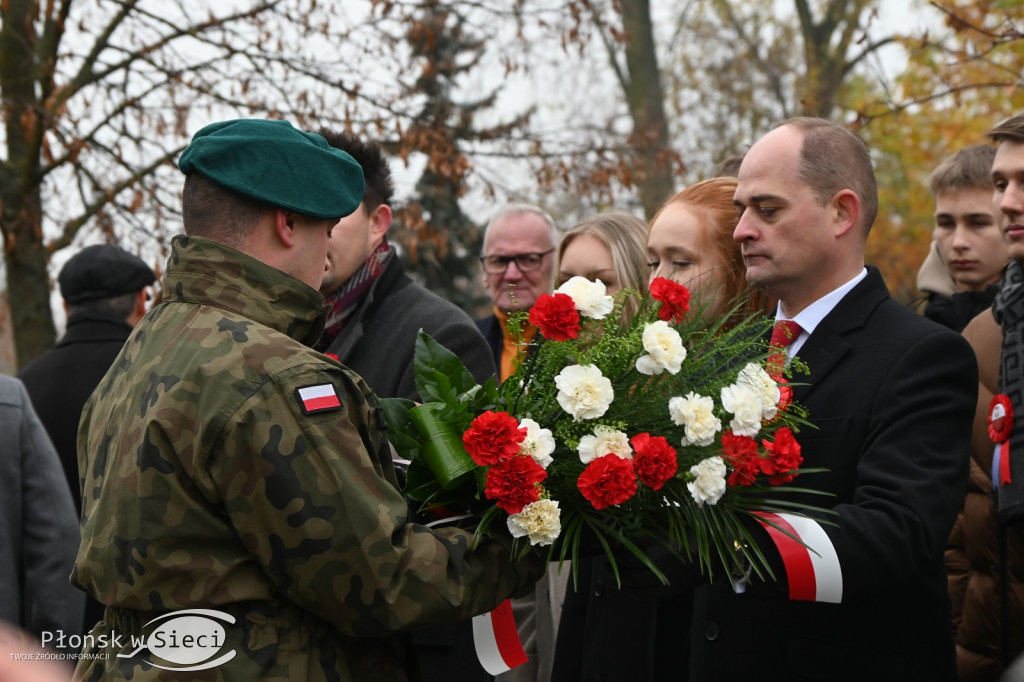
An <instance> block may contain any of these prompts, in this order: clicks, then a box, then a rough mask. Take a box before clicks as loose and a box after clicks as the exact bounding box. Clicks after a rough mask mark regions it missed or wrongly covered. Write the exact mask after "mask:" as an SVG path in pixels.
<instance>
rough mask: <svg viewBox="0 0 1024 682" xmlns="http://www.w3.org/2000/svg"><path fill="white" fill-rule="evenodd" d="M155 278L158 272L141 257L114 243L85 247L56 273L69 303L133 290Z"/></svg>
mask: <svg viewBox="0 0 1024 682" xmlns="http://www.w3.org/2000/svg"><path fill="white" fill-rule="evenodd" d="M155 281H156V273H154V272H153V269H152V268H151V267H149V266H148V265H146V264H145V263H144V262H143V261H142V259H141V258H139V257H138V256H133V255H132V254H130V253H128V252H127V251H125V250H124V249H122V248H121V247H120V246H114V245H112V244H95V245H93V246H87V247H85V248H84V249H82V250H81V251H79V252H78V253H76V254H75V255H74V256H72V257H71V259H70V260H69V261H68V262H67V263H65V264H64V267H63V268H62V269H61V271H60V274H59V275H58V276H57V282H58V283H59V284H60V295H61V296H63V297H64V300H65V301H67V302H68V303H81V302H82V301H90V300H92V299H96V298H112V297H114V296H120V295H122V294H129V293H133V292H136V291H138V290H139V289H141V288H142V287H145V286H149V285H150V284H152V283H153V282H155Z"/></svg>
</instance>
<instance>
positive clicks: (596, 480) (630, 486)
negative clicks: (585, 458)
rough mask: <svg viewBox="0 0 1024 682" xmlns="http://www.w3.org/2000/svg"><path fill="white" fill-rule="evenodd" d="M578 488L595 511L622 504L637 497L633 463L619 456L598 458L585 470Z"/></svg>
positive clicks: (578, 482)
mask: <svg viewBox="0 0 1024 682" xmlns="http://www.w3.org/2000/svg"><path fill="white" fill-rule="evenodd" d="M576 486H577V487H578V488H579V489H580V492H581V493H583V497H585V498H587V499H588V500H589V501H590V504H592V505H594V509H598V510H600V509H606V508H607V507H610V506H612V505H614V504H622V503H623V502H625V501H626V500H628V499H629V498H631V497H633V495H636V473H635V472H634V471H633V462H631V461H630V460H628V459H623V458H621V457H619V456H618V455H605V456H604V457H598V458H597V459H595V460H594V461H593V462H591V463H590V464H588V465H587V468H586V469H584V470H583V473H582V474H580V477H579V480H577V481H576Z"/></svg>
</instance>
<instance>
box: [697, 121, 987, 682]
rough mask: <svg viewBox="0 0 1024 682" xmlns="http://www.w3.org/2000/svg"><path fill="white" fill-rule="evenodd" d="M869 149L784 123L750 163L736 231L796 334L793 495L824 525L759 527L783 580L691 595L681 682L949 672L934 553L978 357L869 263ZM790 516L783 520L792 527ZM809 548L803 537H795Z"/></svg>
mask: <svg viewBox="0 0 1024 682" xmlns="http://www.w3.org/2000/svg"><path fill="white" fill-rule="evenodd" d="M877 201H878V200H877V190H876V187H875V179H874V172H873V170H872V166H871V158H870V154H869V152H868V149H867V147H866V146H865V145H864V143H863V142H862V141H861V140H860V139H859V138H857V137H856V136H855V135H853V134H852V133H850V132H849V131H847V130H846V129H844V128H842V127H841V126H837V125H835V124H832V123H829V122H826V121H823V120H820V119H810V118H802V119H793V120H790V121H786V122H784V123H783V124H781V125H780V126H778V127H777V128H775V129H774V130H772V131H771V132H769V133H768V134H767V135H765V136H764V137H763V138H761V140H760V141H758V142H757V143H756V144H754V146H753V147H752V148H751V149H750V151H749V152H748V153H747V155H746V157H745V158H744V161H743V164H742V166H741V168H740V173H739V184H738V186H737V189H736V195H735V204H736V206H737V208H738V210H739V211H740V212H741V218H740V221H739V224H738V225H737V227H736V230H735V233H734V236H735V238H736V240H737V241H739V242H740V243H741V245H742V252H743V258H744V262H745V264H746V268H747V281H748V282H749V283H751V284H753V285H755V286H757V287H760V288H761V289H762V290H764V291H765V292H766V293H768V294H769V295H771V296H775V297H778V299H779V301H780V303H779V307H778V312H777V318H778V319H780V320H782V319H785V320H793V321H795V322H796V323H797V324H798V325H799V330H798V331H797V333H796V336H795V342H794V343H793V344H792V345H791V346H789V348H788V354H789V355H790V356H792V355H794V354H795V355H798V356H799V357H800V359H801V360H803V362H804V363H806V364H807V366H808V367H809V375H808V376H807V377H799V380H800V381H803V382H805V383H804V385H798V386H795V387H794V396H793V398H794V400H796V401H799V402H800V403H802V404H803V405H804V406H805V407H806V408H807V410H808V412H809V415H810V416H809V419H810V421H811V422H812V423H813V424H814V425H815V427H816V428H803V429H801V430H800V433H799V434H798V440H799V441H800V443H801V444H802V447H803V456H804V464H803V466H804V467H807V468H814V467H822V468H825V469H827V471H825V472H823V473H807V474H804V475H802V476H800V477H798V478H797V479H796V480H795V482H794V483H793V484H792V485H794V486H798V487H803V488H810V489H814V490H818V491H822V492H825V493H827V494H828V495H830V497H822V496H820V495H808V496H806V497H805V498H804V499H805V501H809V502H812V503H816V504H819V505H820V504H826V505H828V506H831V507H832V509H833V510H834V512H835V516H834V517H830V518H826V519H823V520H822V521H821V522H820V523H819V522H816V521H813V520H809V521H803V522H799V520H798V519H787V518H781V519H780V518H778V517H776V518H774V519H773V522H774V523H775V526H777V527H780V528H783V529H785V530H786V531H787V532H789V533H791V534H793V535H795V536H796V537H798V538H799V539H800V542H798V541H796V540H794V539H793V538H792V537H790V536H789V535H787V534H786V533H782V532H779V531H778V530H776V528H775V527H773V526H772V525H770V524H767V523H766V524H764V526H763V529H762V528H758V529H757V530H758V532H759V533H760V536H759V538H758V539H759V540H760V544H761V546H763V547H767V548H772V547H773V545H774V546H775V547H776V548H778V553H776V554H773V555H772V556H771V560H772V561H773V562H774V565H775V568H776V571H775V574H776V578H777V580H776V581H774V582H769V583H759V582H757V581H756V580H752V581H751V582H752V584H751V585H749V587H748V589H747V590H746V591H745V592H742V593H736V592H734V591H733V590H732V589H731V588H730V586H729V584H728V581H725V583H724V584H722V583H721V582H718V583H715V584H713V585H710V586H704V587H700V588H698V589H697V591H696V594H695V600H694V614H693V622H692V628H691V641H690V646H691V650H690V653H689V664H690V665H689V668H690V679H691V680H744V679H758V680H787V681H792V680H812V679H813V680H867V679H871V680H901V681H903V682H906V681H908V680H921V681H924V680H928V681H930V682H936V681H939V680H948V681H949V682H953V681H954V680H955V679H956V666H955V662H954V648H953V641H952V637H951V628H950V607H949V599H948V597H947V594H946V574H945V568H944V566H943V550H944V549H945V545H946V539H947V537H948V534H949V531H950V528H951V527H952V524H953V521H954V519H955V518H956V514H957V511H958V507H959V503H960V501H961V500H962V498H963V490H964V487H965V485H966V479H967V470H968V452H969V450H968V448H969V441H970V435H971V422H972V418H973V413H974V403H975V401H976V399H977V365H976V362H975V360H974V355H973V353H972V352H971V349H970V347H969V346H968V345H967V344H966V342H965V341H964V340H963V338H962V337H960V336H959V335H958V334H956V333H954V332H952V331H951V330H948V329H946V328H943V327H941V326H940V325H937V324H935V323H933V322H931V321H928V320H926V319H924V318H922V317H920V316H918V315H916V314H914V313H913V312H912V311H910V310H909V309H907V308H906V307H904V306H902V305H900V304H898V303H897V302H895V301H894V300H893V299H891V298H890V297H889V293H888V290H887V289H886V286H885V283H884V282H883V281H882V277H881V275H880V274H879V272H878V271H877V270H876V269H875V268H872V267H868V268H865V266H864V245H865V242H866V240H867V236H868V231H869V229H870V227H871V224H872V223H873V222H874V218H875V215H876V213H877ZM790 522H792V523H790ZM802 543H804V544H802Z"/></svg>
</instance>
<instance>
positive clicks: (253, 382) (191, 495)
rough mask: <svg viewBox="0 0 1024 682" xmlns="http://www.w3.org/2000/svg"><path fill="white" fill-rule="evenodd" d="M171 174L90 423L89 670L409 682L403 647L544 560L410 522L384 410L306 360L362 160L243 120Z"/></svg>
mask: <svg viewBox="0 0 1024 682" xmlns="http://www.w3.org/2000/svg"><path fill="white" fill-rule="evenodd" d="M178 165H179V168H180V169H181V171H182V172H183V173H185V175H186V178H185V187H184V191H183V194H182V209H183V211H182V213H183V218H184V225H185V235H183V236H178V237H176V238H175V239H174V241H173V243H172V252H171V256H170V259H169V262H168V266H167V270H166V276H165V280H164V287H163V290H164V292H165V296H164V300H163V302H162V303H161V304H160V305H158V306H156V307H155V308H154V309H153V310H152V311H150V312H149V313H148V314H147V316H146V317H145V318H144V319H143V320H142V321H141V322H140V323H139V324H138V325H137V326H136V328H135V330H134V331H133V333H132V335H131V337H129V339H128V342H127V343H126V344H125V348H124V350H123V351H122V353H121V354H120V355H119V356H118V358H117V360H116V361H115V362H114V365H113V367H112V368H111V371H110V372H109V373H108V374H107V375H106V376H105V377H104V379H103V381H102V382H101V383H100V386H99V388H98V389H97V391H96V393H95V394H94V397H93V399H92V400H91V401H90V402H89V404H88V405H87V406H86V409H85V413H84V415H83V417H82V428H81V434H82V438H81V439H80V442H79V460H80V463H81V468H82V475H83V478H84V487H83V495H82V500H83V508H82V538H83V540H82V547H81V550H80V551H79V554H78V560H77V563H76V566H75V571H74V574H73V576H72V579H73V580H74V581H75V582H76V583H77V584H79V585H81V586H82V587H83V588H85V589H86V590H87V591H88V592H89V593H90V594H92V595H94V596H95V597H96V598H97V599H99V600H100V601H102V602H104V603H105V604H106V605H107V609H106V613H105V616H104V620H103V621H101V622H100V623H99V624H97V625H96V627H94V628H93V631H92V635H93V637H91V638H89V639H88V641H87V643H86V647H85V651H84V653H85V654H87V655H93V654H95V655H96V656H95V657H87V658H83V660H82V661H80V663H79V666H78V670H77V675H78V676H80V677H81V678H83V679H101V678H102V679H106V680H125V679H131V680H150V679H162V678H163V677H164V675H165V673H163V671H162V670H161V669H160V668H159V667H155V666H157V665H159V666H163V667H165V668H166V667H170V668H171V669H172V670H197V669H199V668H196V667H194V666H195V665H198V666H200V668H211V669H215V670H213V671H212V672H210V673H208V674H209V675H213V676H216V677H217V679H224V680H271V679H273V680H279V679H280V680H292V679H338V680H374V681H384V680H395V681H404V680H407V679H409V677H410V675H412V676H413V677H415V672H414V671H412V670H411V669H410V667H409V661H408V660H407V656H406V654H407V651H408V639H407V636H406V635H402V634H398V633H401V632H404V631H408V630H410V629H413V628H415V627H417V626H421V625H427V624H432V623H437V622H443V621H446V620H455V619H465V618H468V617H471V616H473V615H476V614H479V613H482V612H485V611H487V610H489V609H492V608H494V607H495V606H496V605H498V604H499V603H500V602H501V601H502V600H503V599H505V598H507V597H509V596H510V595H512V594H515V593H518V592H520V591H523V590H526V589H529V588H530V587H532V585H533V581H534V580H535V579H536V575H537V574H538V573H539V568H540V567H538V566H536V557H533V556H529V557H527V558H526V559H524V560H522V561H518V562H515V561H513V560H512V559H511V558H510V552H509V546H510V538H501V539H500V540H501V541H495V540H488V539H484V540H483V541H482V542H481V543H480V544H478V545H476V546H475V547H474V544H473V537H472V533H470V532H467V531H463V530H459V529H445V530H432V529H429V528H425V527H423V526H419V525H414V524H410V523H408V522H407V518H408V508H407V505H406V502H405V499H404V498H403V497H402V495H401V494H400V492H399V491H398V488H397V482H396V479H395V474H394V470H393V467H392V464H391V460H390V456H389V447H388V444H387V442H386V440H385V438H384V426H385V424H384V420H383V416H382V412H381V410H380V408H379V406H378V403H377V399H376V397H375V396H374V395H373V393H372V392H371V391H370V390H369V388H368V387H367V386H366V384H365V383H364V382H363V380H362V379H361V378H360V377H359V376H358V375H356V374H354V373H353V372H351V371H350V370H348V369H347V368H345V367H344V366H343V365H341V364H340V363H338V362H336V361H333V360H331V359H329V358H327V357H326V356H324V355H322V354H321V353H319V352H317V351H315V350H313V349H312V348H311V347H310V344H312V343H315V342H316V341H317V340H318V339H319V338H320V334H321V331H322V329H323V317H322V314H323V312H324V307H323V297H322V296H321V295H320V294H319V292H318V291H317V288H318V287H319V286H320V284H321V281H322V279H323V276H324V272H325V271H326V269H327V265H328V264H327V249H328V242H329V239H330V234H331V230H332V229H333V228H334V226H335V225H336V224H337V222H338V220H339V218H341V217H343V216H346V215H348V214H350V213H351V212H352V211H354V210H355V209H356V208H357V207H358V206H359V204H360V201H361V200H362V197H363V175H362V171H361V169H360V167H359V164H357V163H356V162H355V161H354V160H353V159H352V158H351V157H350V156H349V155H348V154H346V153H344V152H342V151H340V150H336V149H334V148H332V147H331V146H330V145H328V144H327V142H326V141H325V140H324V138H323V137H321V136H319V135H315V134H312V133H305V132H301V131H299V130H296V129H295V128H293V127H292V126H291V125H290V124H289V123H287V122H284V121H265V120H234V121H225V122H221V123H215V124H211V125H209V126H207V127H205V128H203V129H202V130H200V131H199V132H197V133H196V134H195V136H194V137H193V139H192V143H191V144H190V145H189V147H188V148H187V149H186V150H185V152H184V153H183V154H182V156H181V159H180V161H179V164H178ZM531 572H532V575H531ZM175 634H176V635H177V637H176V638H175V637H173V636H172V635H175ZM115 635H117V637H115ZM186 635H189V637H186ZM200 637H203V638H202V639H200ZM140 642H141V644H140ZM102 654H107V655H106V656H101V655H102ZM179 674H180V673H179Z"/></svg>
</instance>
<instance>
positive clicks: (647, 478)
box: [629, 433, 679, 490]
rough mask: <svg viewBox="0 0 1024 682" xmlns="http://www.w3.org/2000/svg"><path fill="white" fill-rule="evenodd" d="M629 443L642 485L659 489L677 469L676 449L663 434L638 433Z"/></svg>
mask: <svg viewBox="0 0 1024 682" xmlns="http://www.w3.org/2000/svg"><path fill="white" fill-rule="evenodd" d="M629 443H630V445H632V446H633V466H634V467H636V473H637V476H639V477H640V480H641V481H642V482H643V484H644V485H646V486H647V487H649V488H652V489H654V490H660V489H661V486H663V485H665V481H667V480H668V479H670V478H672V477H673V476H675V474H676V471H677V470H678V469H679V462H678V461H677V460H676V449H675V448H674V447H672V446H671V445H669V444H668V441H667V440H665V438H664V436H652V435H651V434H649V433H638V434H637V435H635V436H633V437H632V438H631V439H630V441H629Z"/></svg>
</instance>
